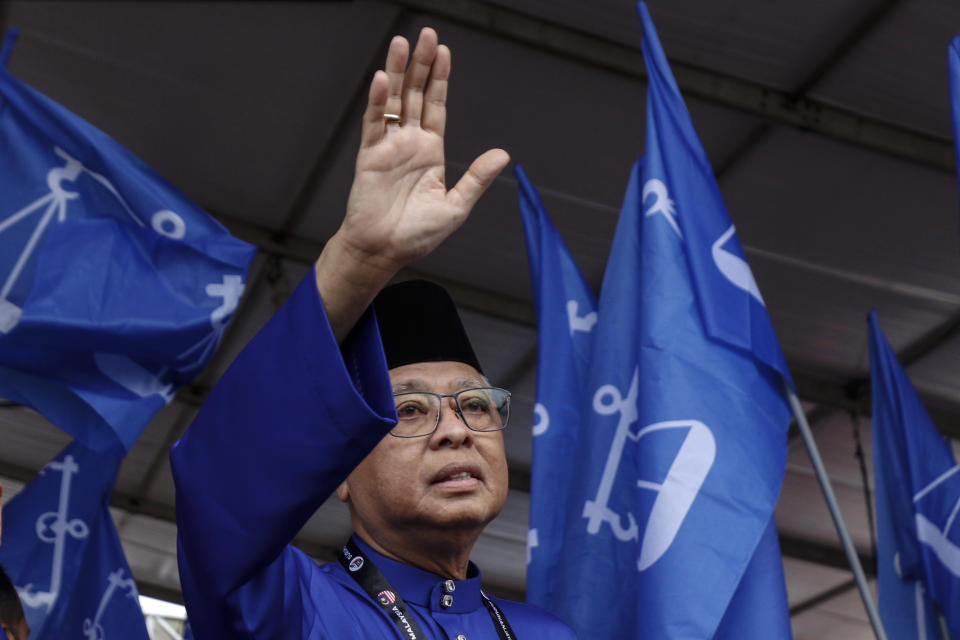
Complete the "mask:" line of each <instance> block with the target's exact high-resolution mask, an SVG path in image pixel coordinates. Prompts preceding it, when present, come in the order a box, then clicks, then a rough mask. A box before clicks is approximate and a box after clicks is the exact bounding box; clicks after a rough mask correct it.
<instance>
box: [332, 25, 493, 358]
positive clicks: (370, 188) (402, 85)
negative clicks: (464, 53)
mask: <svg viewBox="0 0 960 640" xmlns="http://www.w3.org/2000/svg"><path fill="white" fill-rule="evenodd" d="M408 57H409V45H408V44H407V41H406V40H405V39H404V38H402V37H400V36H396V37H394V38H393V41H392V42H391V43H390V51H389V53H388V54H387V63H386V68H385V70H384V71H377V72H376V74H375V75H374V76H373V81H372V82H371V83H370V96H369V102H368V103H367V109H366V112H365V113H364V114H363V129H362V133H361V139H360V150H359V152H358V153H357V166H356V173H355V175H354V179H353V186H352V188H351V189H350V199H349V201H348V203H347V215H346V217H345V218H344V221H343V224H342V225H341V227H340V229H339V230H338V231H337V233H336V234H335V235H334V236H333V238H331V239H330V241H329V242H328V243H327V245H326V247H325V248H324V250H323V253H321V255H320V257H319V258H318V259H317V264H316V277H317V288H318V289H319V291H320V296H321V298H322V299H323V303H324V308H325V309H326V311H327V317H328V319H329V321H330V325H331V327H332V328H333V330H334V334H335V335H336V336H337V338H338V339H339V340H342V339H343V337H344V336H346V334H347V333H348V332H349V331H350V329H351V327H352V326H353V324H354V323H355V322H356V321H357V319H358V318H359V317H360V315H361V314H362V313H363V312H364V310H365V309H366V308H367V306H368V305H369V304H370V302H371V301H372V300H373V298H374V296H375V295H376V294H377V292H379V291H380V289H381V288H383V286H384V285H385V284H386V283H387V282H388V281H389V280H390V278H392V277H393V276H394V275H395V274H396V273H397V271H399V270H400V268H402V267H403V266H405V265H407V264H409V263H411V262H413V261H414V260H417V259H418V258H422V257H423V256H425V255H427V254H428V253H430V252H431V251H433V250H434V249H435V248H436V247H437V246H438V245H439V244H440V243H441V242H443V241H444V240H445V239H446V238H447V236H449V235H450V234H451V233H453V232H454V231H455V230H456V229H457V228H458V227H460V225H461V224H463V222H464V221H465V220H466V219H467V216H468V215H469V213H470V210H471V209H472V208H473V205H474V204H476V202H477V200H478V199H479V198H480V196H481V195H482V194H483V192H484V191H485V190H486V188H487V187H488V186H490V184H491V183H492V182H493V180H494V178H496V177H497V175H498V174H499V173H500V172H501V171H502V170H503V169H504V167H506V166H507V163H508V162H509V161H510V157H509V156H508V155H507V153H506V152H505V151H503V150H502V149H491V150H489V151H487V152H486V153H484V154H483V155H481V156H480V157H478V158H477V159H476V160H474V161H473V164H471V165H470V168H469V169H468V170H467V172H466V174H464V176H463V177H462V178H460V181H459V182H457V184H456V186H454V187H453V188H452V189H450V190H449V191H448V190H447V187H446V180H445V171H444V152H443V133H444V127H445V126H446V121H447V106H446V99H447V83H448V79H449V77H450V49H448V48H447V47H446V46H445V45H441V44H438V43H437V34H436V32H435V31H434V30H433V29H429V28H427V29H424V30H423V31H421V32H420V39H419V40H418V42H417V47H416V49H415V50H414V52H413V59H412V60H411V61H410V64H409V66H408V65H407V58H408ZM405 69H406V71H404V70H405ZM394 116H399V120H397V119H395V118H394Z"/></svg>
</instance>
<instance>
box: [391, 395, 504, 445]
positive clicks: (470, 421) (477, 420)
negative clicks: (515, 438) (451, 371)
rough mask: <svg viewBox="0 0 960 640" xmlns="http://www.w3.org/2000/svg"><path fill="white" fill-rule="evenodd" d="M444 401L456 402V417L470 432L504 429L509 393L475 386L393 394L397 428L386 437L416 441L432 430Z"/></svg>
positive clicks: (438, 418) (435, 426)
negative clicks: (454, 391)
mask: <svg viewBox="0 0 960 640" xmlns="http://www.w3.org/2000/svg"><path fill="white" fill-rule="evenodd" d="M444 398H453V399H454V400H455V401H456V403H457V409H456V411H457V415H459V416H460V418H461V419H462V420H463V424H465V425H466V426H467V428H468V429H470V430H471V431H500V430H501V429H504V428H506V426H507V418H508V417H509V416H510V392H509V391H507V390H506V389H498V388H497V387H478V388H476V389H464V390H463V391H458V392H456V393H431V392H429V391H412V392H409V393H395V394H393V401H394V403H395V404H396V406H397V425H396V426H395V427H394V428H393V429H391V430H390V435H392V436H395V437H397V438H417V437H420V436H428V435H430V434H431V433H433V432H434V431H436V430H437V426H438V425H439V424H440V405H441V404H443V399H444Z"/></svg>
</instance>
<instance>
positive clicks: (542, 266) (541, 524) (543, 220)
mask: <svg viewBox="0 0 960 640" xmlns="http://www.w3.org/2000/svg"><path fill="white" fill-rule="evenodd" d="M515 172H516V175H517V180H518V182H519V186H520V210H521V212H522V213H523V226H524V231H525V235H526V239H527V255H528V257H529V261H530V277H531V281H532V283H533V292H534V300H535V303H536V308H537V324H538V326H539V330H538V333H537V337H538V353H539V362H538V367H539V371H540V374H539V375H538V376H537V404H536V407H535V409H534V412H535V418H536V422H535V424H534V425H533V468H534V469H535V470H536V473H534V474H533V475H532V476H531V478H530V531H529V534H528V540H527V601H528V602H531V603H533V604H536V605H538V606H540V607H543V608H546V609H550V608H551V605H552V603H553V602H554V586H555V582H554V581H555V578H556V576H557V573H558V571H560V570H561V567H559V566H558V562H559V561H560V550H561V547H562V545H563V540H564V533H565V532H564V519H565V515H566V513H567V511H568V510H569V509H570V508H573V507H571V506H569V505H568V503H567V500H568V498H569V496H570V479H571V473H570V468H571V467H572V466H573V465H574V464H576V462H577V461H576V446H577V438H578V433H579V427H580V405H579V404H577V402H576V400H577V399H578V398H579V397H580V395H581V385H582V383H583V382H584V381H585V380H586V375H587V367H588V366H589V362H590V357H591V352H592V342H591V340H590V338H591V337H592V332H593V328H594V326H595V325H596V323H597V301H596V298H595V297H594V295H593V291H591V289H590V287H589V286H588V285H587V283H586V282H585V281H584V279H583V276H582V275H581V274H580V269H579V268H578V267H577V265H576V263H575V262H574V261H573V258H572V257H571V256H570V253H569V251H567V248H566V246H565V245H564V243H563V240H562V239H561V238H560V234H559V233H557V230H556V229H555V228H554V226H553V223H552V222H551V221H550V218H549V217H548V216H547V212H546V210H545V209H544V207H543V203H542V202H541V201H540V197H539V195H537V192H536V190H535V189H534V187H533V185H531V184H530V182H529V180H528V179H527V176H526V174H525V173H524V171H523V169H522V168H521V167H520V165H517V166H516V168H515Z"/></svg>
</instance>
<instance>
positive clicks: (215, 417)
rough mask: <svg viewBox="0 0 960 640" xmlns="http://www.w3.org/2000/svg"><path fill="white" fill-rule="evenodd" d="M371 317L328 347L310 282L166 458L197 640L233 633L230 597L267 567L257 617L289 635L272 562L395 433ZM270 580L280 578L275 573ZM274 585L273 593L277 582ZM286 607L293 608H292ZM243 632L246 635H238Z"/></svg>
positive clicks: (330, 339)
mask: <svg viewBox="0 0 960 640" xmlns="http://www.w3.org/2000/svg"><path fill="white" fill-rule="evenodd" d="M395 419H396V412H395V409H394V405H393V396H392V391H391V387H390V379H389V375H388V372H387V368H386V363H385V358H384V356H383V347H382V345H381V344H380V338H379V333H378V331H377V327H376V320H375V318H374V317H373V314H372V312H370V311H368V312H367V314H365V315H364V316H363V318H361V320H360V322H359V323H358V325H357V327H356V328H355V329H354V331H353V332H352V333H351V334H350V336H349V337H348V338H347V340H346V341H345V342H344V345H343V348H342V350H341V347H340V346H339V345H338V344H337V342H336V339H335V338H334V336H333V332H332V330H331V329H330V326H329V323H328V322H327V319H326V315H325V313H324V310H323V304H322V301H321V300H320V297H319V294H318V292H317V288H316V285H315V283H314V279H313V276H312V271H311V273H310V275H309V276H308V277H307V278H305V279H304V281H303V282H302V283H301V284H300V285H299V286H298V287H297V289H296V290H295V291H294V293H293V295H292V296H291V297H290V299H289V300H288V301H287V303H286V304H285V305H284V306H283V307H282V308H281V309H280V310H279V311H278V312H277V314H276V315H275V316H274V317H273V318H272V319H271V320H270V322H269V323H268V324H267V325H266V326H265V327H264V328H263V329H262V330H261V331H260V333H258V334H257V336H256V337H255V338H254V339H253V340H252V341H251V342H250V343H249V344H248V345H247V347H246V348H245V349H244V350H243V352H242V353H241V354H240V355H239V356H238V357H237V359H236V360H235V361H234V363H233V364H232V365H231V366H230V368H229V369H228V370H227V372H226V373H225V374H224V375H223V377H222V378H221V380H220V382H219V383H218V384H217V386H216V387H215V388H214V389H213V391H212V392H211V393H210V395H209V397H208V398H207V400H206V402H205V403H204V405H203V407H202V409H201V410H200V412H199V413H198V415H197V418H196V419H195V420H194V422H193V424H192V425H191V426H190V428H189V429H188V430H187V433H186V434H185V435H184V436H183V438H181V439H180V441H178V442H177V443H176V444H175V445H174V446H173V448H172V449H171V453H170V458H171V466H172V469H173V477H174V483H175V485H176V511H177V526H178V540H177V544H178V557H179V563H180V579H181V584H182V588H183V594H184V598H185V600H186V604H187V609H188V613H189V616H190V619H191V625H192V627H193V628H194V630H195V631H196V633H197V637H204V638H207V637H210V638H217V637H238V636H239V637H255V636H254V635H252V634H250V633H249V632H248V633H247V634H238V633H237V632H238V631H239V630H240V629H238V628H237V625H238V624H241V626H243V627H248V625H246V624H243V623H241V622H239V620H240V619H241V618H242V616H240V615H238V614H239V612H237V611H236V610H235V604H231V603H236V602H239V601H240V599H237V598H232V597H231V594H232V593H233V592H235V591H236V590H237V589H239V588H240V587H241V586H242V585H244V584H245V583H247V582H249V581H250V580H251V579H253V578H254V577H255V576H258V574H260V573H261V572H263V571H264V570H266V569H267V568H268V567H269V568H270V571H269V573H270V574H274V579H277V580H280V581H281V582H285V583H289V584H287V585H286V586H287V597H284V591H285V590H284V589H278V590H273V593H274V594H275V595H272V596H271V590H269V589H257V591H258V592H259V593H260V594H262V595H263V596H264V597H267V598H271V597H273V598H275V602H273V603H268V602H261V603H260V604H261V610H262V611H269V612H272V613H271V615H274V616H287V615H293V616H296V618H297V620H296V621H294V620H289V622H290V623H292V624H291V627H299V626H300V625H301V621H300V620H299V618H301V617H302V616H303V611H302V610H300V611H296V610H295V609H296V608H295V607H288V606H286V605H289V604H291V601H290V598H289V589H296V584H297V582H299V581H300V580H301V579H302V576H297V575H289V573H290V572H287V574H288V575H284V568H285V567H286V568H291V570H292V571H293V570H295V569H296V566H299V565H295V564H294V563H290V562H289V561H285V560H286V559H285V558H281V556H282V555H284V548H285V547H286V545H287V544H288V543H289V542H290V541H291V540H292V539H293V538H294V536H295V535H296V534H297V532H298V531H299V530H300V529H301V528H302V526H303V525H304V524H305V523H306V521H307V519H308V518H310V516H311V515H312V514H313V512H314V511H315V510H316V509H317V508H318V507H319V506H320V505H321V504H322V503H323V502H324V500H326V498H327V497H328V496H329V495H330V494H331V493H332V492H333V491H334V490H335V489H336V487H337V486H338V485H339V484H340V482H342V481H343V480H344V479H345V478H346V477H347V475H349V473H350V472H351V471H352V470H353V468H354V467H355V466H356V465H357V464H359V462H360V461H361V460H363V458H364V457H366V455H367V454H368V453H369V452H370V450H371V449H373V447H374V446H376V444H377V443H378V442H379V441H380V440H381V439H382V438H383V437H384V436H385V435H386V433H387V431H388V430H389V429H390V427H391V426H392V425H393V424H394V422H395ZM278 572H279V573H278ZM278 586H280V585H278ZM291 609H292V610H291ZM248 628H249V627H248Z"/></svg>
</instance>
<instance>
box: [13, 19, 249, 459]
mask: <svg viewBox="0 0 960 640" xmlns="http://www.w3.org/2000/svg"><path fill="white" fill-rule="evenodd" d="M12 42H13V38H12V37H8V39H7V41H6V43H5V46H4V53H3V54H0V61H2V60H4V59H5V58H6V57H7V56H9V52H10V49H11V47H12ZM253 253H254V248H253V247H252V246H251V245H249V244H247V243H245V242H241V241H239V240H237V239H235V238H233V237H231V236H230V235H229V234H228V233H227V232H226V230H224V229H223V227H221V226H220V225H219V224H218V223H217V222H216V221H214V220H213V219H212V218H211V217H210V216H209V215H207V214H206V213H205V212H204V211H202V210H201V209H199V208H198V207H197V206H196V205H195V204H193V203H192V202H190V201H189V200H188V199H187V198H186V197H185V196H184V195H183V194H181V193H180V192H179V191H177V190H176V189H175V188H174V187H172V186H171V185H170V184H168V183H167V182H166V181H165V180H164V179H163V178H161V177H160V176H159V175H158V174H156V173H155V172H153V171H152V170H151V169H150V168H149V167H147V166H146V165H145V164H143V163H142V162H141V161H140V160H138V159H137V158H135V157H134V156H133V155H131V154H130V153H129V152H128V151H127V150H125V149H124V148H122V147H121V146H120V145H119V144H117V143H116V142H115V141H114V140H112V139H110V138H109V137H108V136H107V135H105V134H104V133H103V132H101V131H99V130H97V129H96V128H94V127H93V126H91V125H90V124H88V123H86V122H84V121H83V120H81V119H80V118H79V117H77V116H76V115H74V114H72V113H70V112H69V111H67V110H66V109H64V108H63V107H61V106H60V105H58V104H56V103H55V102H53V101H52V100H50V99H49V98H47V97H45V96H43V95H41V94H40V93H38V92H36V91H34V90H33V89H31V88H30V87H28V86H26V85H24V84H22V83H21V82H19V81H18V80H17V79H15V78H14V77H13V76H11V75H10V74H9V73H8V72H7V71H6V69H5V68H3V67H2V66H0V397H4V398H8V399H10V400H14V401H16V402H19V403H22V404H25V405H28V406H31V407H33V408H34V409H36V410H37V411H39V412H40V413H42V414H43V415H44V416H46V417H47V418H48V419H49V420H51V421H52V422H53V423H54V424H56V425H57V426H59V427H60V428H62V429H64V430H66V431H67V432H69V433H70V434H71V435H73V436H74V437H75V438H77V440H79V441H81V442H83V443H84V444H85V445H87V446H89V447H92V448H94V449H97V450H101V451H102V450H106V449H108V448H121V447H122V448H123V449H126V450H129V448H130V446H131V445H132V444H133V442H134V441H135V440H136V438H137V436H139V435H140V432H141V431H142V429H143V427H144V426H146V424H147V422H148V421H149V420H150V418H151V417H153V415H154V414H155V413H156V412H157V411H158V410H159V409H160V408H162V407H163V406H164V404H165V403H167V402H169V401H170V399H171V398H172V397H173V393H174V390H175V389H176V387H177V386H179V385H181V384H183V383H185V382H187V381H189V380H191V379H192V378H193V377H194V376H195V375H196V374H197V373H198V372H199V371H200V370H201V369H202V368H203V367H204V366H205V365H206V363H207V362H208V361H209V359H210V356H211V355H212V354H213V352H214V351H215V349H216V347H217V345H218V344H219V341H220V338H221V337H222V335H223V332H224V330H225V327H226V325H227V323H228V322H229V320H230V318H231V316H232V313H233V311H234V309H235V308H236V306H237V302H238V300H239V299H240V295H241V294H242V292H243V287H244V279H245V276H246V271H247V267H248V266H249V264H250V260H251V258H252V257H253Z"/></svg>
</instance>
